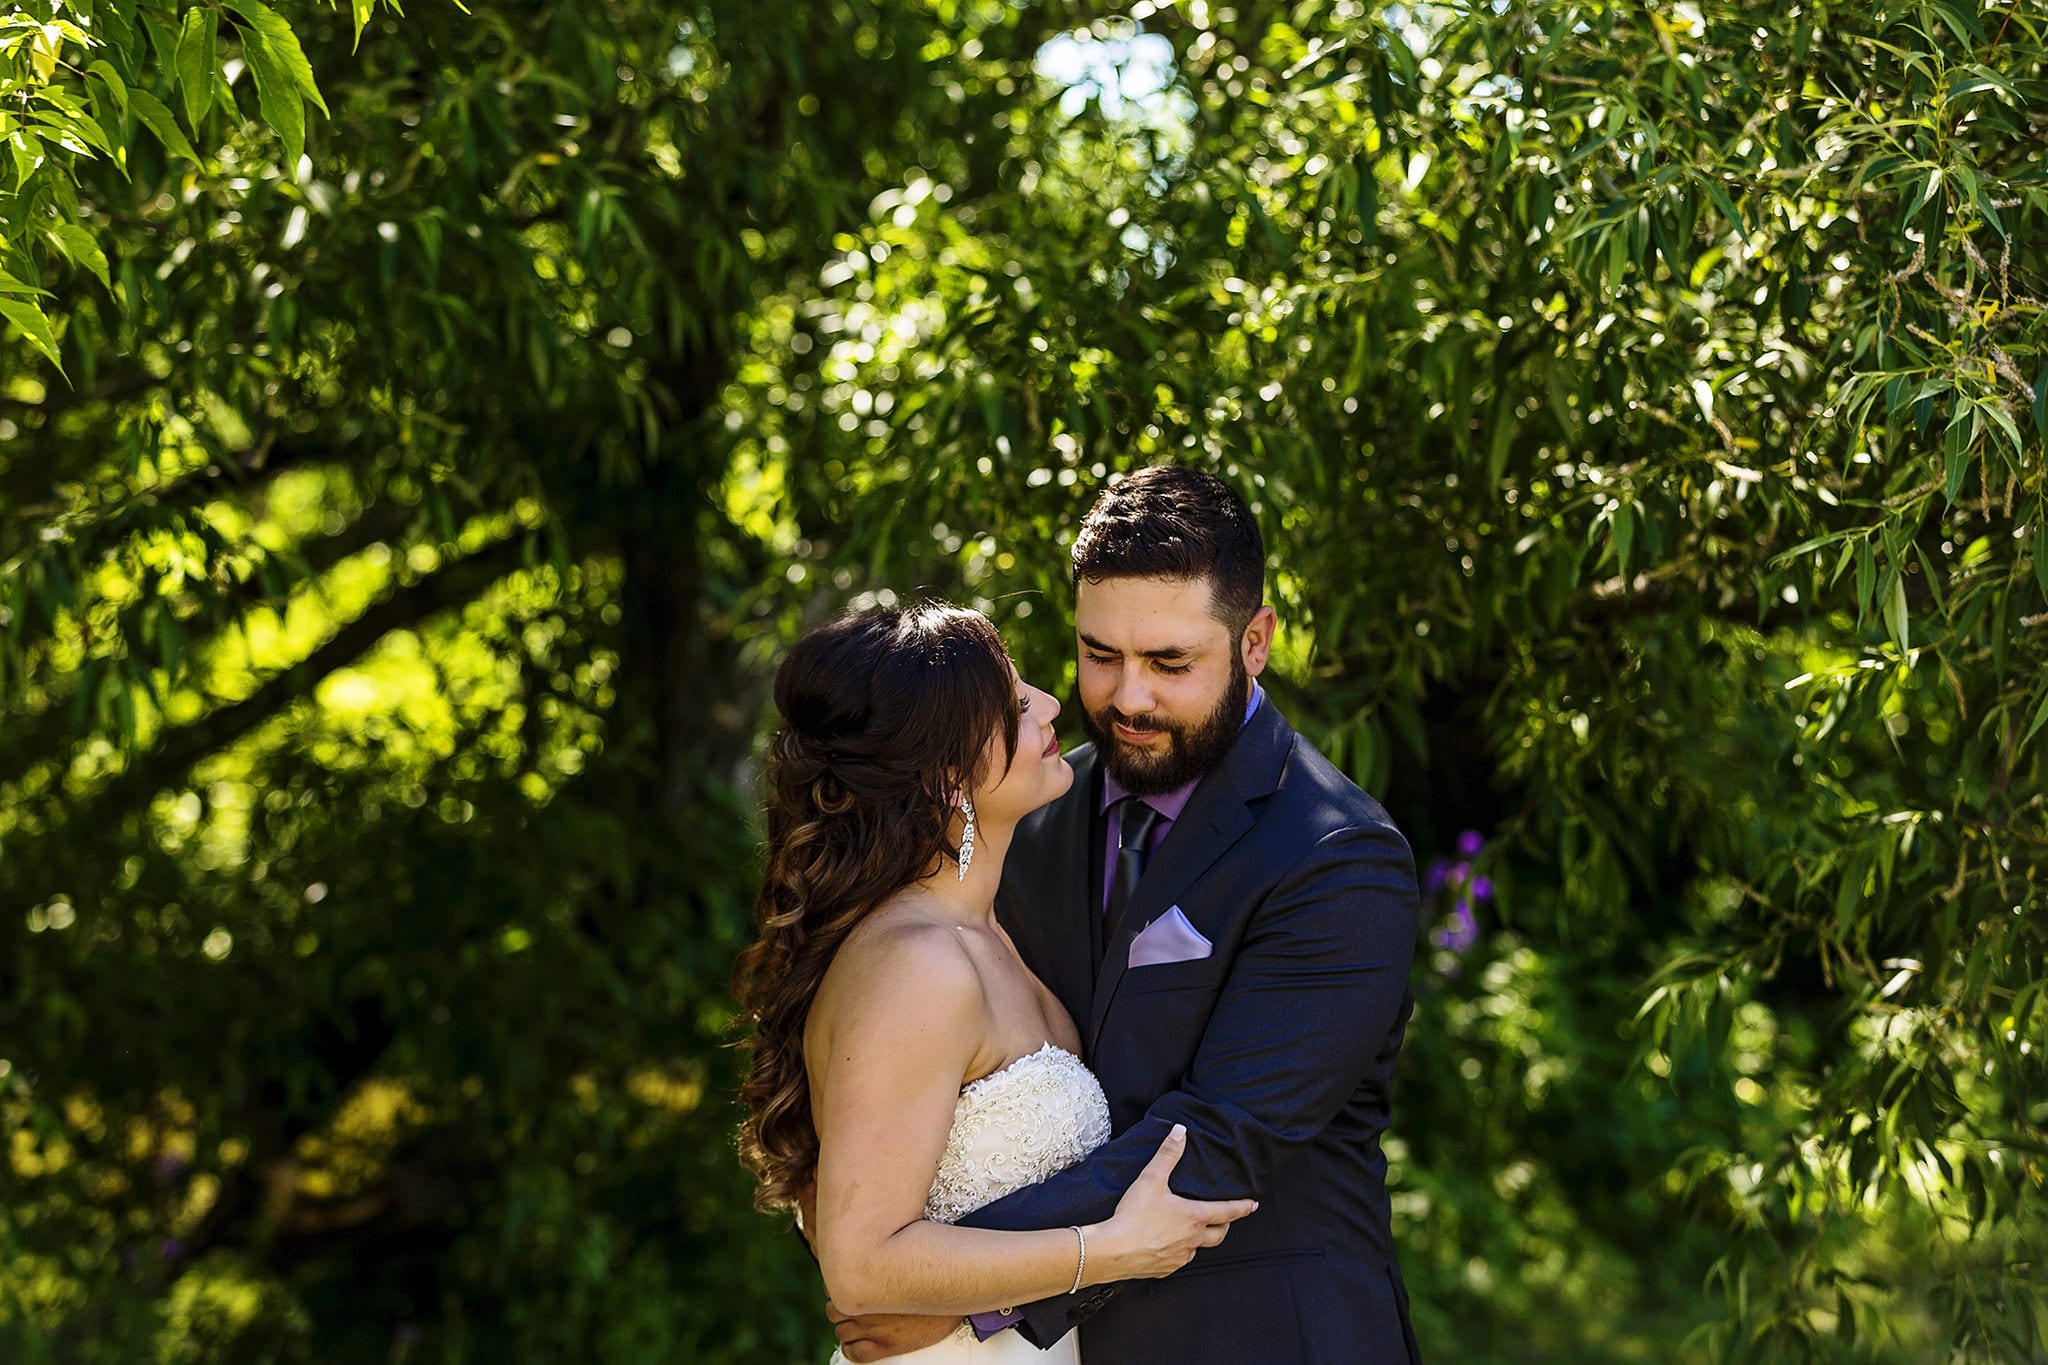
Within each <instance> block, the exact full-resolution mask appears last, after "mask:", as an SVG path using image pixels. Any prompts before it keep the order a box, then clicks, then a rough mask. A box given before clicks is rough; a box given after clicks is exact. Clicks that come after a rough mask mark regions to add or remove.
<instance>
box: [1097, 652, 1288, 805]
mask: <svg viewBox="0 0 2048 1365" xmlns="http://www.w3.org/2000/svg"><path fill="white" fill-rule="evenodd" d="M1251 688H1252V680H1251V675H1250V674H1249V673H1246V672H1245V671H1244V660H1243V659H1241V658H1239V657H1238V656H1237V655H1236V654H1235V653H1234V652H1233V653H1232V655H1231V658H1230V682H1229V684H1228V685H1226V686H1225V687H1224V689H1223V696H1222V698H1221V699H1220V700H1219V701H1217V703H1216V709H1215V710H1213V711H1211V712H1210V713H1209V716H1208V719H1206V720H1204V721H1203V722H1202V723H1201V724H1200V725H1196V726H1192V727H1190V726H1185V725H1176V724H1174V723H1173V722H1172V721H1168V720H1162V719H1160V718H1159V717H1156V716H1145V717H1135V716H1127V715H1125V714H1124V713H1123V712H1121V711H1119V710H1117V709H1116V708H1115V707H1114V706H1105V707H1103V708H1102V709H1101V710H1100V711H1090V710H1089V709H1088V708H1087V707H1085V706H1083V707H1082V708H1081V727H1082V728H1083V729H1085V730H1086V731H1087V732H1088V738H1090V739H1092V740H1094V741H1095V752H1096V754H1097V755H1099V756H1100V757H1101V759H1102V766H1103V768H1104V769H1105V770H1106V771H1107V772H1108V773H1109V775H1110V776H1111V777H1113V778H1115V779H1116V781H1117V785H1118V786H1120V787H1122V788H1123V789H1124V790H1125V791H1127V792H1129V793H1130V794H1131V795H1132V796H1159V795H1162V794H1163V793H1166V792H1170V791H1172V790H1173V789H1174V788H1176V787H1180V786H1184V785H1186V784H1187V783H1189V782H1192V781H1193V780H1194V779H1196V778H1198V777H1200V776H1202V774H1204V773H1206V772H1208V771H1209V770H1210V769H1211V768H1213V767H1215V766H1216V765H1217V764H1218V763H1220V762H1222V761H1223V755H1224V754H1226V753H1228V752H1229V750H1230V745H1231V743H1232V741H1234V740H1235V739H1236V738H1237V732H1238V731H1239V730H1241V729H1243V728H1244V705H1245V701H1246V699H1247V698H1249V697H1250V696H1251ZM1116 725H1122V726H1125V727H1126V728H1128V729H1132V730H1157V731H1160V732H1162V733H1164V734H1165V736H1166V751H1165V752H1164V753H1158V754H1154V753H1147V752H1144V751H1142V750H1139V749H1135V748H1133V747H1131V746H1130V745H1128V744H1126V743H1124V741H1122V740H1121V739H1118V738H1117V736H1116V731H1115V730H1114V729H1112V728H1111V727H1112V726H1116Z"/></svg>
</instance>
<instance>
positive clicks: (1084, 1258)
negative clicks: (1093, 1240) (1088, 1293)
mask: <svg viewBox="0 0 2048 1365" xmlns="http://www.w3.org/2000/svg"><path fill="white" fill-rule="evenodd" d="M1074 1236H1075V1237H1077V1238H1079V1239H1080V1242H1081V1260H1080V1263H1079V1264H1077V1265H1076V1266H1075V1267H1074V1287H1073V1288H1072V1289H1069V1290H1068V1291H1067V1292H1068V1293H1069V1294H1078V1293H1080V1292H1081V1272H1082V1271H1084V1270H1086V1269H1087V1268H1088V1234H1087V1233H1085V1232H1083V1231H1081V1229H1080V1228H1078V1227H1077V1228H1075V1229H1074Z"/></svg>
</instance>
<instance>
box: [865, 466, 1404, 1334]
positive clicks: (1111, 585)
mask: <svg viewBox="0 0 2048 1365" xmlns="http://www.w3.org/2000/svg"><path fill="white" fill-rule="evenodd" d="M1074 588H1075V626H1076V633H1077V635H1078V636H1079V647H1080V661H1079V667H1080V694H1081V706H1082V715H1083V720H1084V724H1085V725H1086V728H1087V730H1088V734H1089V736H1090V738H1091V740H1092V741H1093V742H1092V743H1091V744H1087V745H1083V746H1082V747H1080V748H1079V749H1077V750H1075V751H1074V752H1073V754H1072V755H1070V757H1071V759H1072V761H1073V766H1074V777H1075V780H1074V784H1073V787H1072V789H1071V790H1070V791H1069V792H1068V793H1067V795H1065V796H1064V797H1062V798H1060V799H1059V800H1058V801H1056V802H1054V803H1053V804H1052V805H1050V806H1047V807H1045V808H1044V809H1042V810H1040V811H1038V812H1036V813H1034V814H1033V815H1032V816H1030V817H1029V818H1028V819H1027V820H1026V821H1025V822H1024V824H1023V825H1022V826H1020V827H1019V829H1018V832H1017V839H1016V843H1015V844H1014V845H1013V846H1012V848H1011V850H1010V857H1009V860H1008V863H1007V866H1006V869H1005V873H1004V879H1003V887H1002V893H1001V895H1000V896H999V897H998V899H997V903H996V905H997V913H998V915H999V917H1000V919H1001V921H1002V923H1003V925H1004V927H1005V928H1006V929H1008V930H1009V932H1010V935H1011V937H1012V938H1014V939H1015V940H1016V944H1017V949H1018V951H1019V952H1020V953H1021V954H1022V955H1023V958H1024V961H1025V962H1026V963H1027V964H1028V965H1029V966H1030V967H1031V968H1032V970H1033V971H1035V972H1037V973H1038V975H1039V976H1040V977H1041V978H1042V979H1043V980H1044V981H1045V983H1046V984H1047V985H1048V986H1049V987H1051V989H1052V990H1053V991H1054V992H1055V993H1056V994H1057V995H1058V996H1059V997H1060V1000H1061V1001H1062V1003H1064V1004H1065V1005H1066V1007H1067V1009H1068V1010H1069V1011H1070V1012H1072V1014H1073V1016H1074V1019H1075V1020H1076V1022H1077V1023H1078V1024H1079V1025H1080V1028H1081V1039H1082V1046H1083V1049H1084V1052H1085V1056H1086V1061H1087V1062H1088V1064H1089V1066H1090V1067H1091V1068H1093V1070H1094V1072H1095V1074H1096V1075H1097V1077H1099V1078H1100V1079H1101V1081H1102V1086H1103V1089H1104V1090H1105V1091H1106V1092H1107V1093H1108V1096H1109V1107H1110V1121H1111V1131H1113V1132H1114V1133H1116V1135H1117V1136H1116V1137H1114V1138H1112V1139H1111V1140H1110V1141H1109V1142H1108V1143H1106V1144H1105V1145H1104V1146H1102V1147H1101V1148H1099V1149H1098V1150H1097V1151H1096V1152H1095V1153H1094V1154H1093V1155H1092V1156H1090V1157H1089V1158H1088V1159H1087V1160H1085V1161H1083V1162H1082V1163H1081V1164H1079V1165H1077V1166H1074V1167H1072V1168H1070V1169H1068V1170H1066V1171H1064V1172H1061V1173H1060V1174H1058V1175H1055V1176H1053V1177H1052V1178H1051V1179H1049V1180H1047V1181H1045V1182H1044V1183H1042V1184H1038V1185H1033V1186H1029V1187H1027V1188H1025V1189H1022V1190H1018V1191H1017V1192H1015V1193H1014V1194H1011V1195H1009V1196H1007V1197H1006V1198H1003V1199H1000V1200H998V1201H996V1202H995V1203H993V1204H991V1205H989V1206H987V1207H985V1208H983V1209H980V1210H978V1211H977V1212H975V1213H973V1214H970V1215H969V1216H968V1217H966V1218H965V1219H963V1220H962V1221H963V1222H964V1223H966V1224H968V1225H970V1226H975V1227H986V1228H1006V1229H1028V1228H1047V1227H1065V1226H1068V1225H1069V1224H1085V1223H1093V1222H1097V1221H1100V1220H1102V1219H1105V1218H1107V1217H1109V1215H1110V1214H1111V1212H1112V1211H1113V1210H1114V1209H1115V1207H1116V1204H1117V1200H1118V1199H1119V1198H1120V1197H1121V1196H1122V1194H1123V1192H1124V1190H1125V1189H1126V1188H1127V1187H1128V1186H1129V1185H1130V1184H1131V1182H1132V1181H1133V1180H1134V1179H1135V1178H1136V1177H1137V1174H1138V1172H1139V1170H1140V1169H1142V1168H1143V1166H1144V1165H1145V1163H1146V1161H1147V1160H1148V1159H1150V1158H1151V1156H1152V1155H1153V1153H1154V1152H1156V1151H1157V1150H1158V1148H1159V1144H1160V1142H1161V1140H1162V1139H1164V1138H1165V1136H1166V1134H1167V1132H1168V1130H1169V1129H1171V1128H1172V1126H1173V1125H1174V1124H1176V1123H1184V1124H1186V1125H1187V1129H1188V1145H1187V1151H1186V1153H1185V1154H1184V1155H1183V1156H1182V1157H1181V1159H1180V1164H1179V1166H1178V1167H1177V1168H1176V1169H1175V1170H1174V1173H1173V1178H1172V1185H1173V1188H1174V1190H1175V1191H1176V1192H1177V1193H1179V1194H1181V1195H1184V1196H1186V1197H1188V1198H1192V1199H1238V1198H1246V1197H1250V1198H1255V1199H1257V1200H1258V1201H1259V1211H1258V1212H1257V1213H1256V1214H1253V1215H1252V1216H1251V1217H1249V1218H1246V1219H1244V1220H1243V1221H1242V1222H1240V1223H1238V1224H1237V1225H1236V1226H1235V1227H1234V1228H1232V1230H1231V1233H1230V1237H1229V1240H1227V1241H1226V1242H1224V1243H1223V1245H1221V1246H1219V1247H1216V1248H1214V1249H1212V1250H1209V1251H1204V1252H1202V1253H1200V1254H1199V1255H1198V1256H1197V1257H1196V1258H1195V1260H1194V1261H1193V1262H1192V1263H1191V1264H1189V1265H1188V1266H1187V1268H1185V1269H1183V1270H1181V1271H1180V1272H1179V1273H1178V1274H1175V1275H1173V1276H1171V1277H1169V1278H1167V1279H1163V1280H1142V1281H1134V1282H1130V1283H1125V1284H1121V1285H1105V1286H1101V1287H1099V1288H1094V1289H1088V1290H1083V1291H1082V1292H1080V1293H1078V1294H1070V1295H1064V1296H1061V1297H1059V1298H1054V1299H1047V1300H1044V1301H1042V1302H1039V1303H1030V1304H1020V1305H1017V1306H1016V1307H1015V1308H1013V1309H1005V1310H1003V1311H1002V1312H1001V1313H987V1314H980V1315H977V1316H976V1317H975V1318H974V1320H973V1322H974V1326H975V1328H976V1330H977V1331H978V1332H980V1333H982V1334H983V1335H984V1336H986V1335H989V1334H991V1333H993V1332H995V1331H1000V1330H1014V1331H1021V1332H1023V1333H1024V1334H1025V1335H1026V1336H1027V1337H1029V1338H1030V1339H1031V1340H1032V1341H1034V1342H1036V1343H1037V1344H1038V1345H1039V1346H1041V1347H1046V1346H1050V1345H1051V1344H1052V1343H1053V1342H1054V1341H1056V1340H1057V1339H1058V1338H1060V1337H1061V1336H1062V1335H1064V1334H1065V1333H1067V1332H1068V1331H1071V1330H1073V1329H1075V1328H1079V1329H1080V1333H1081V1353H1082V1356H1083V1358H1084V1359H1086V1360H1090V1361H1097V1362H1103V1365H1144V1363H1145V1362H1152V1361H1159V1362H1172V1365H1207V1363H1208V1362H1214V1365H1244V1363H1245V1362H1261V1363H1262V1365H1263V1363H1265V1362H1272V1363H1273V1365H1290V1363H1292V1362H1304V1363H1308V1362H1315V1363H1316V1365H1322V1363H1323V1362H1328V1365H1382V1363H1384V1365H1413V1363H1414V1362H1416V1361H1418V1360H1419V1359H1420V1356H1419V1353H1418V1352H1417V1350H1416V1346H1415V1337H1414V1333H1413V1331H1412V1330H1411V1329H1410V1326H1409V1321H1408V1296H1407V1291H1406V1289H1405V1288H1404V1287H1403V1285H1402V1283H1401V1273H1400V1270H1399V1267H1398V1266H1397V1264H1396V1262H1395V1256H1394V1246H1393V1240H1392V1233H1391V1229H1390V1226H1389V1210H1388V1203H1387V1190H1386V1171H1387V1164H1386V1158H1385V1157H1384V1156H1383V1155H1382V1154H1381V1151H1380V1134H1381V1133H1382V1132H1384V1131H1385V1130H1386V1127H1387V1124H1388V1117H1389V1110H1390V1092H1391V1089H1392V1085H1393V1076H1394V1063H1395V1059H1396V1057H1397V1056H1398V1054H1399V1051H1400V1047H1401V1037H1402V1032H1403V1029H1404V1027H1405V1025H1406V1023H1407V1020H1408V1015H1409V1011H1410V1008H1411V1003H1412V1002H1411V1000H1410V997H1409V994H1408V966H1409V961H1410V959H1411V957H1412V956H1413V952H1414V945H1415V936H1416V919H1417V914H1418V904H1417V895H1416V886H1415V872H1414V863H1413V860H1412V858H1411V856H1410V854H1409V851H1408V845H1407V843H1406V841H1405V840H1403V838H1402V837H1401V835H1400V833H1399V832H1398V831H1397V830H1396V829H1395V828H1394V826H1393V824H1392V823H1391V821H1390V820H1389V819H1388V817H1387V813H1386V811H1385V810H1383V809H1382V808H1381V807H1380V805H1379V803H1378V802H1376V801H1374V800H1373V799H1372V798H1371V797H1369V796H1367V795H1366V794H1365V793H1364V792H1362V791H1360V790H1359V789H1358V788H1357V787H1356V786H1355V785H1353V784H1352V783H1351V782H1350V781H1349V780H1348V779H1347V778H1345V776H1344V775H1343V774H1342V773H1340V772H1338V771H1337V770H1336V768H1334V767H1332V766H1331V764H1330V763H1329V762H1328V760H1326V759H1325V758H1324V757H1323V756H1322V755H1321V754H1320V753H1318V752H1316V750H1315V749H1314V748H1313V747H1312V746H1311V745H1310V744H1309V743H1308V741H1307V740H1305V739H1303V738H1301V737H1300V736H1299V735H1297V734H1295V732H1294V730H1293V729H1292V728H1291V727H1290V726H1289V725H1288V724H1287V721H1286V720H1285V719H1284V718H1283V717H1282V716H1281V715H1280V712H1279V709H1278V708H1277V707H1276V706H1275V705H1274V704H1273V702H1272V700H1271V699H1270V698H1268V697H1266V696H1265V695H1264V693H1263V691H1262V690H1261V689H1260V688H1259V686H1258V684H1257V682H1256V681H1255V679H1256V678H1257V677H1258V675H1259V673H1260V672H1261V671H1263V670H1264V668H1265V666H1266V658H1267V651H1268V650H1269V649H1270V648H1271V645H1272V641H1273V632H1274V628H1275V618H1274V613H1273V609H1272V608H1271V607H1269V606H1266V605H1265V547H1264V542H1263V541H1262V539H1261V537H1260V535H1259V528H1258V524H1257V522H1256V521H1255V520H1254V519H1253V517H1252V514H1251V511H1250V509H1249V508H1248V507H1246V506H1245V504H1244V501H1243V500H1242V499H1241V498H1239V497H1238V495H1237V494H1236V493H1235V492H1234V491H1232V490H1231V489H1230V487H1229V486H1228V485H1226V484H1225V483H1223V482H1222V481H1221V480H1220V479H1217V478H1215V477H1214V476H1212V475H1210V474H1206V473H1203V472H1200V471H1198V470H1193V469H1186V468H1181V467H1177V466H1171V465H1164V466H1157V467H1154V468H1150V469H1145V470H1142V471H1140V472H1138V473H1136V474H1133V475H1131V476H1130V477H1128V478H1126V479H1124V480H1123V481H1122V482H1121V483H1118V484H1116V485H1114V486H1112V487H1111V488H1110V489H1108V490H1107V491H1106V492H1104V493H1103V495H1102V496H1101V498H1100V499H1098V500H1097V502H1096V504H1095V506H1094V508H1093V509H1092V510H1091V511H1090V512H1089V513H1088V516H1087V519H1086V520H1085V521H1083V522H1082V524H1081V531H1080V535H1079V537H1078V538H1077V539H1076V541H1075V543H1074ZM835 1322H836V1325H837V1327H838V1330H839V1335H840V1340H841V1343H842V1345H843V1346H844V1348H845V1350H846V1354H847V1356H848V1358H849V1359H851V1360H854V1361H865V1360H878V1359H882V1358H884V1357H886V1356H890V1355H896V1354H901V1353H902V1352H904V1351H908V1350H912V1349H915V1348H917V1347H920V1346H924V1345H926V1344H928V1343H930V1342H932V1341H935V1340H937V1339H938V1338H940V1337H942V1336H944V1335H945V1334H946V1333H947V1332H949V1331H951V1330H952V1329H953V1328H954V1327H955V1326H957V1320H944V1321H941V1320H937V1319H925V1318H901V1317H893V1318H881V1317H877V1318H866V1319H843V1318H838V1317H837V1315H836V1314H835Z"/></svg>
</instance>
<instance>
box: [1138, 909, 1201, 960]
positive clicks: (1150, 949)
mask: <svg viewBox="0 0 2048 1365" xmlns="http://www.w3.org/2000/svg"><path fill="white" fill-rule="evenodd" d="M1213 951H1215V949H1214V946H1213V945H1212V944H1211V943H1210V942H1209V940H1208V939H1206V938H1203V937H1202V935H1201V931H1200V930H1198V929H1196V928H1195V926H1194V925H1192V924H1189V923H1188V917H1187V916H1186V915H1183V914H1182V913H1181V912H1180V907H1179V906H1178V905H1176V906H1174V907H1173V908H1172V909H1171V910H1168V911H1167V912H1166V913H1165V914H1163V915H1161V916H1160V917H1159V918H1158V919H1155V920H1153V921H1152V922H1151V923H1150V924H1148V925H1146V926H1145V928H1144V929H1143V931H1141V932H1140V933H1139V935H1138V936H1137V937H1136V938H1134V939H1132V940H1131V958H1130V965H1131V966H1133V967H1158V966H1163V965H1164V964H1166V963H1168V962H1198V961H1200V960H1201V959H1202V958H1205V957H1207V956H1209V954H1210V953H1211V952H1213Z"/></svg>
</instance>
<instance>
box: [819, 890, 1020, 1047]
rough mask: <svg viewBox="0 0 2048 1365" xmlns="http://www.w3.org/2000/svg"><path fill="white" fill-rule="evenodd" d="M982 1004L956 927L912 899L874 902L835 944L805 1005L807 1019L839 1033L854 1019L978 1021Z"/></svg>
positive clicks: (977, 976)
mask: <svg viewBox="0 0 2048 1365" xmlns="http://www.w3.org/2000/svg"><path fill="white" fill-rule="evenodd" d="M986 1004H987V993H986V991H985V989H984V987H983V985H982V979H981V971H980V969H979V968H978V967H977V966H976V965H975V960H974V955H973V953H972V952H970V951H969V950H968V947H967V945H966V943H965V942H964V941H963V940H962V938H961V931H960V929H959V927H958V926H957V925H956V924H953V923H951V922H949V921H947V920H945V919H942V918H940V917H938V916H936V915H933V914H931V913H929V912H928V911H925V910H922V909H921V908H920V907H918V906H917V905H915V904H914V903H904V902H891V903H889V904H885V905H881V906H878V907H876V909H875V910H874V912H873V913H872V914H870V915H869V916H868V917H867V918H866V919H864V920H862V921H861V923H860V924H859V925H858V926H856V927H855V928H854V930H853V932H851V933H849V934H848V935H847V936H846V940H845V942H843V943H841V944H840V945H839V951H838V953H837V954H836V955H835V956H834V957H833V960H832V965H831V967H830V968H829V969H827V971H826V973H825V980H824V982H823V984H822V986H821V988H820V990H819V992H818V998H817V1001H816V1003H815V1004H814V1005H813V1006H812V1022H813V1024H814V1025H823V1026H825V1027H827V1028H829V1029H830V1030H831V1031H832V1032H835V1033H836V1032H840V1031H841V1030H842V1029H843V1028H844V1027H845V1026H847V1025H848V1024H850V1023H853V1022H855V1021H859V1022H865V1023H873V1024H877V1025H883V1026H886V1027H890V1028H893V1029H901V1028H903V1027H905V1026H907V1025H919V1024H921V1025H925V1026H929V1027H936V1028H958V1027H963V1026H965V1025H968V1024H969V1023H972V1024H974V1025H976V1026H978V1025H979V1024H980V1022H981V1019H982V1014H983V1011H984V1009H985V1007H986Z"/></svg>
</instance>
